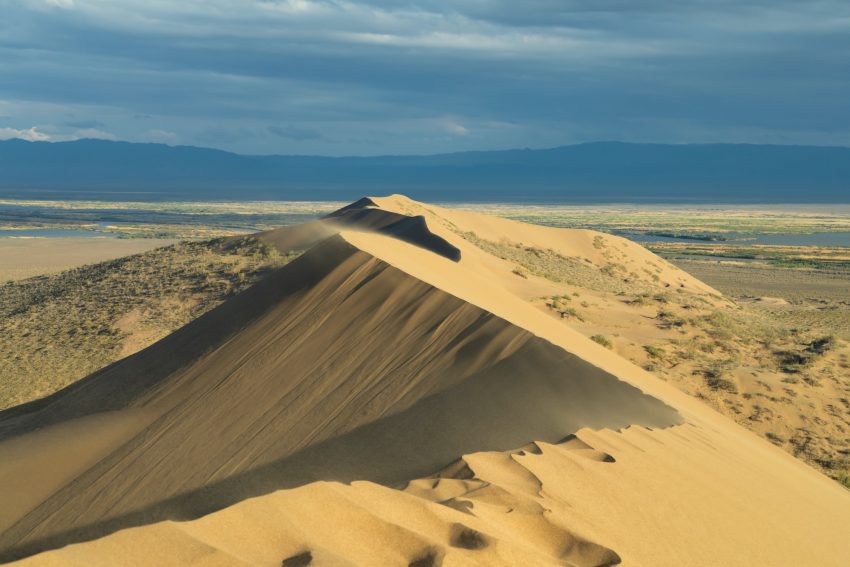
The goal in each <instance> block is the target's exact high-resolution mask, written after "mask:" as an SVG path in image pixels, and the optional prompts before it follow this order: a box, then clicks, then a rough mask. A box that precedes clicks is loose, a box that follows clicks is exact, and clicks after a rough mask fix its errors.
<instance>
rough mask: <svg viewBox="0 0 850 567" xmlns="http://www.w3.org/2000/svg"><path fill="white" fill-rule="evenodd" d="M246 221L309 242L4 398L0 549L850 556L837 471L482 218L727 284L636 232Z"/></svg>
mask: <svg viewBox="0 0 850 567" xmlns="http://www.w3.org/2000/svg"><path fill="white" fill-rule="evenodd" d="M259 238H261V239H263V240H264V241H265V242H267V243H268V244H269V245H272V246H275V247H276V248H277V249H278V251H279V252H280V253H282V254H287V253H290V252H292V251H294V250H303V249H306V250H307V251H306V252H305V253H304V254H302V255H301V256H300V257H299V258H298V259H296V260H294V261H292V262H290V263H289V264H287V265H285V266H283V267H281V268H278V269H276V270H275V271H273V272H272V273H271V274H270V275H269V276H267V277H266V278H264V279H263V280H261V281H260V282H259V283H256V284H255V285H253V286H252V287H250V288H249V289H247V290H246V291H244V292H242V293H241V294H239V295H237V296H235V297H233V298H231V299H228V300H227V301H225V302H224V303H222V304H221V305H220V306H218V307H217V308H215V309H213V310H211V311H209V312H208V313H206V314H204V315H203V316H201V317H200V318H198V319H196V320H194V321H193V322H191V323H189V324H188V325H186V326H185V327H183V328H181V329H180V330H179V331H177V332H175V333H173V334H172V335H169V336H168V337H166V338H164V339H162V340H160V341H159V342H157V343H155V344H153V345H151V346H150V347H148V348H146V349H144V350H142V351H140V352H138V353H136V354H134V355H132V356H130V357H128V358H125V359H123V360H121V361H120V362H117V363H115V364H113V365H111V366H109V367H107V368H105V369H103V370H101V371H99V372H97V373H95V374H92V375H91V376H89V377H87V378H85V379H83V380H81V381H79V382H76V383H75V384H73V385H71V386H69V387H67V388H65V389H64V390H61V391H60V392H57V393H56V394H53V395H51V396H49V397H47V398H43V399H40V400H36V401H33V402H30V403H28V404H24V405H21V406H18V407H16V408H12V409H10V410H6V411H4V412H2V413H0V496H2V501H3V503H4V506H3V507H2V509H0V559H2V560H14V559H20V558H24V557H29V558H28V559H25V560H24V562H25V563H29V564H35V565H115V564H155V565H184V564H196V565H242V564H267V565H280V564H281V562H282V563H283V565H289V566H293V565H308V564H310V565H312V564H315V565H351V564H354V565H396V564H397V565H416V566H419V567H424V566H428V565H441V564H442V565H467V564H469V565H494V564H506V565H556V564H557V565H579V566H584V565H613V564H618V563H623V564H628V565H682V564H690V565H717V564H724V565H753V564H765V565H804V564H816V565H845V564H846V563H847V562H848V560H850V541H848V540H847V538H846V528H847V526H850V493H848V492H847V491H846V490H845V489H843V488H842V487H841V486H839V485H838V484H837V483H834V482H833V481H831V480H829V479H827V478H826V477H824V476H822V475H820V474H819V473H818V472H816V471H815V470H813V469H811V468H809V467H807V466H806V465H804V464H803V463H801V462H799V461H797V460H795V459H793V458H792V457H790V456H789V455H787V454H785V453H784V452H782V451H781V450H779V449H777V448H775V447H773V446H772V445H770V444H769V443H767V442H765V441H763V440H761V439H759V438H758V437H756V436H754V435H752V434H750V433H748V432H746V431H745V430H743V429H741V428H740V427H739V426H737V425H736V424H734V423H733V422H731V421H729V420H727V419H726V418H724V417H722V416H720V415H719V414H717V413H715V412H714V411H713V410H711V409H709V408H708V407H707V406H705V405H703V404H702V403H700V402H699V401H697V400H695V399H693V398H691V397H689V396H687V395H685V394H683V393H681V392H680V391H679V390H677V389H675V388H673V387H671V386H670V385H668V384H665V383H664V382H662V381H660V380H659V379H657V378H655V377H653V376H652V375H650V374H648V373H646V372H645V371H643V370H641V369H640V368H639V367H637V366H635V365H633V364H631V363H630V362H628V361H627V360H625V359H624V358H621V357H619V356H617V355H615V354H614V353H612V352H611V351H610V350H608V349H606V348H604V347H602V346H600V345H598V344H595V343H594V342H592V341H590V340H588V339H587V338H586V337H584V336H583V335H581V334H580V333H578V332H576V331H574V330H572V329H570V328H569V327H568V326H566V325H564V324H563V322H562V321H561V320H559V318H558V317H553V316H552V314H551V313H549V312H547V311H546V309H538V308H535V307H534V306H532V305H530V304H529V302H528V299H529V298H532V297H536V296H540V295H546V294H547V293H549V292H552V291H553V290H556V289H557V285H555V283H553V280H551V279H546V278H541V277H536V276H535V275H534V274H522V273H520V274H517V265H516V263H514V262H512V260H511V258H510V256H509V255H507V254H502V255H501V256H502V257H499V256H496V255H493V254H490V253H488V252H487V250H486V249H485V248H486V247H482V246H481V245H480V244H481V243H480V242H478V243H476V242H475V239H484V240H486V241H498V240H499V239H508V240H509V241H510V242H511V243H519V245H520V248H519V249H520V250H523V251H525V250H527V249H533V250H539V251H541V252H539V253H538V254H534V255H535V256H536V257H538V258H540V260H541V264H539V266H540V269H541V270H544V269H552V268H549V267H547V266H548V263H549V262H551V261H553V259H554V260H555V261H554V264H558V265H562V264H566V265H568V266H569V270H570V272H569V273H570V275H571V277H594V278H597V277H598V278H601V279H600V281H602V282H607V283H609V284H610V285H612V286H613V285H614V284H615V283H616V282H623V280H629V282H628V283H630V284H632V285H639V286H644V287H645V288H646V289H661V290H663V289H672V290H681V291H677V292H676V293H680V294H687V296H688V297H694V298H701V300H702V301H705V302H708V303H711V302H721V303H722V302H723V301H724V300H723V299H722V298H721V297H720V296H719V294H717V293H716V292H715V291H714V290H712V289H711V288H710V287H708V286H705V285H704V284H702V283H701V282H699V281H698V280H695V279H694V278H691V277H690V276H688V275H687V274H685V273H684V272H681V271H679V270H677V269H675V268H674V267H672V266H670V265H669V264H667V263H665V262H663V261H662V260H660V259H658V258H657V257H655V256H653V255H652V254H650V253H649V252H647V251H645V250H644V249H643V248H641V247H639V246H637V245H634V244H632V243H630V242H628V241H625V240H623V239H618V238H615V237H611V236H606V235H600V234H598V233H593V232H591V231H561V230H556V229H547V228H543V227H527V226H526V225H521V224H519V223H512V222H510V221H503V220H498V219H489V218H487V217H481V216H478V215H473V214H469V213H457V212H454V211H448V210H445V209H438V208H435V207H427V206H424V205H421V204H418V203H415V202H413V201H410V200H408V199H406V198H404V197H400V196H393V197H390V198H384V199H379V198H371V199H364V200H361V201H358V202H357V203H354V204H352V205H351V206H349V207H346V208H344V209H341V210H340V211H338V212H337V213H334V214H333V215H330V216H329V217H327V218H325V219H322V220H319V221H316V222H313V223H308V224H305V225H300V226H297V227H286V228H282V229H278V230H275V231H270V232H268V233H264V234H261V235H259ZM529 265H531V266H532V267H535V266H538V265H537V264H529ZM611 266H613V267H611ZM588 270H590V271H588ZM458 459H460V460H458ZM415 479H418V480H415ZM95 538H98V539H95ZM69 544H70V545H69ZM63 546H65V547H63Z"/></svg>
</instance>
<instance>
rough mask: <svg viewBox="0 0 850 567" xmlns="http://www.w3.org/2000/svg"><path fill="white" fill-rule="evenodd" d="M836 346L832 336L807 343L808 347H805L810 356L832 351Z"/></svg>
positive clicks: (836, 341)
mask: <svg viewBox="0 0 850 567" xmlns="http://www.w3.org/2000/svg"><path fill="white" fill-rule="evenodd" d="M837 344H838V340H837V339H836V338H835V337H834V336H833V335H828V336H825V337H820V338H817V339H815V340H813V341H812V342H811V343H809V346H808V347H806V350H807V351H808V352H811V353H812V354H817V355H822V354H825V353H826V352H827V351H830V350H832V349H834V348H835V347H836V345H837Z"/></svg>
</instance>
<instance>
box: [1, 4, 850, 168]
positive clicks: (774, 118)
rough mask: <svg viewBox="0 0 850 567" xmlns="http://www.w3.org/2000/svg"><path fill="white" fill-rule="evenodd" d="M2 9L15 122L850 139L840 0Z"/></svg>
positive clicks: (321, 131) (360, 135)
mask: <svg viewBox="0 0 850 567" xmlns="http://www.w3.org/2000/svg"><path fill="white" fill-rule="evenodd" d="M0 11H2V12H3V13H2V17H0V113H2V114H3V115H7V116H11V117H12V118H11V120H10V121H9V123H8V128H5V130H0V132H6V135H7V136H8V135H14V132H16V131H21V132H27V135H28V136H33V135H35V134H34V133H33V132H31V130H30V129H32V128H33V127H35V128H36V130H35V132H37V133H47V134H48V135H50V136H51V137H52V138H53V139H68V138H71V137H75V136H76V137H79V136H80V135H81V134H80V133H78V132H77V131H84V132H90V131H92V130H97V131H98V132H99V133H100V134H102V135H104V136H106V135H115V136H117V137H118V138H121V139H133V140H157V141H169V142H173V143H200V141H203V142H204V143H205V144H210V145H217V146H220V147H225V148H228V149H233V150H236V151H244V152H249V153H260V152H294V153H307V152H309V153H334V154H339V153H358V154H369V153H385V152H436V151H453V150H459V149H477V148H481V149H483V148H496V147H526V146H527V147H540V146H551V145H557V144H562V143H572V142H578V141H585V140H598V139H623V140H634V141H669V142H689V141H752V142H776V143H817V144H850V109H848V105H847V104H846V94H847V93H848V92H850V88H849V87H850V5H848V3H847V2H844V1H840V0H836V1H817V2H796V1H793V2H792V1H789V0H778V1H771V2H767V1H755V0H751V1H743V2H737V1H736V2H733V1H731V0H713V1H710V0H701V1H672V0H646V1H642V2H633V1H626V0H619V1H618V0H596V1H591V0H581V1H579V0H537V1H524V2H515V1H513V2H509V1H502V0H491V1H485V0H458V1H455V2H451V3H448V2H442V1H437V0H420V1H414V0H411V1H407V2H389V1H376V0H371V1H370V0H364V1H361V2H352V1H345V0H335V1H330V0H328V1H308V0H278V1H257V0H242V1H236V0H231V1H225V0H206V1H201V0H185V1H182V2H179V3H178V2H168V1H166V0H144V1H143V0H124V1H122V2H118V1H106V0H13V2H12V3H11V4H5V5H4V7H2V8H0ZM137 116H145V118H144V119H143V120H142V119H138V118H136V117H137ZM105 125H108V126H105ZM107 129H108V131H106V130H107Z"/></svg>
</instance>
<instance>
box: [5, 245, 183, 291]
mask: <svg viewBox="0 0 850 567" xmlns="http://www.w3.org/2000/svg"><path fill="white" fill-rule="evenodd" d="M172 243H173V241H172V240H159V239H153V238H143V239H124V238H0V283H2V282H4V281H12V280H22V279H24V278H30V277H32V276H40V275H44V274H53V273H56V272H61V271H62V270H68V269H70V268H76V267H77V266H82V265H84V264H93V263H95V262H102V261H103V260H111V259H113V258H120V257H121V256H127V255H129V254H137V253H139V252H145V251H146V250H152V249H154V248H158V247H160V246H167V245H168V244H172Z"/></svg>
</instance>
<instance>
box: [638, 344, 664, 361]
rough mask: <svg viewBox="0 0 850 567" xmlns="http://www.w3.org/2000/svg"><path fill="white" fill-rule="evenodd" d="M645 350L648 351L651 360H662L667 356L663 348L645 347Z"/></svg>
mask: <svg viewBox="0 0 850 567" xmlns="http://www.w3.org/2000/svg"><path fill="white" fill-rule="evenodd" d="M643 350H644V351H646V354H648V355H649V357H650V358H662V357H663V356H664V355H665V354H667V352H666V351H665V350H664V349H663V348H661V347H658V346H654V345H643Z"/></svg>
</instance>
